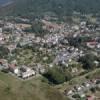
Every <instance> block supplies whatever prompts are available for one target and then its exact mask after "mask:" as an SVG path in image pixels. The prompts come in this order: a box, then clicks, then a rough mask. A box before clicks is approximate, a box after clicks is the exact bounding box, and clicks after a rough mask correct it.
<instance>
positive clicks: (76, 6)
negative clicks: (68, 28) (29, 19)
mask: <svg viewBox="0 0 100 100" xmlns="http://www.w3.org/2000/svg"><path fill="white" fill-rule="evenodd" d="M73 11H77V12H81V13H99V12H100V0H15V7H14V9H13V13H14V14H16V15H22V14H30V15H32V14H43V13H44V12H53V13H55V14H57V15H60V16H62V15H69V14H72V13H73Z"/></svg>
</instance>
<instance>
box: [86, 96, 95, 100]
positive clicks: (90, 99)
mask: <svg viewBox="0 0 100 100" xmlns="http://www.w3.org/2000/svg"><path fill="white" fill-rule="evenodd" d="M86 100H94V96H87V99H86Z"/></svg>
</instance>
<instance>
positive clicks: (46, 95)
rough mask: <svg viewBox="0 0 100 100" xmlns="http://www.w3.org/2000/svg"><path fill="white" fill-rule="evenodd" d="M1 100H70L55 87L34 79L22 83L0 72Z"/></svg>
mask: <svg viewBox="0 0 100 100" xmlns="http://www.w3.org/2000/svg"><path fill="white" fill-rule="evenodd" d="M0 100H68V99H66V98H65V97H63V95H62V94H60V92H58V91H57V90H56V89H54V88H53V87H51V86H49V85H48V84H46V83H44V82H42V81H41V78H40V77H38V78H34V79H31V80H27V81H21V80H20V79H16V78H15V77H13V76H11V75H9V74H5V73H2V72H0Z"/></svg>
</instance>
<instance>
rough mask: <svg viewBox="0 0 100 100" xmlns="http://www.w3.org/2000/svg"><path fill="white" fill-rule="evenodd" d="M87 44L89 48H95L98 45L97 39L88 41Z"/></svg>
mask: <svg viewBox="0 0 100 100" xmlns="http://www.w3.org/2000/svg"><path fill="white" fill-rule="evenodd" d="M86 45H87V47H89V48H95V46H96V45H97V42H95V41H93V42H92V41H91V42H87V43H86Z"/></svg>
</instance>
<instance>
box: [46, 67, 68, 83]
mask: <svg viewBox="0 0 100 100" xmlns="http://www.w3.org/2000/svg"><path fill="white" fill-rule="evenodd" d="M44 76H45V77H46V78H47V79H48V80H49V81H50V82H51V83H53V84H60V83H63V82H65V81H66V79H65V76H64V74H63V72H62V71H61V70H59V68H56V67H55V68H50V69H48V72H47V73H45V74H44Z"/></svg>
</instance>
